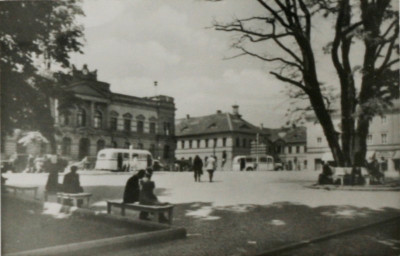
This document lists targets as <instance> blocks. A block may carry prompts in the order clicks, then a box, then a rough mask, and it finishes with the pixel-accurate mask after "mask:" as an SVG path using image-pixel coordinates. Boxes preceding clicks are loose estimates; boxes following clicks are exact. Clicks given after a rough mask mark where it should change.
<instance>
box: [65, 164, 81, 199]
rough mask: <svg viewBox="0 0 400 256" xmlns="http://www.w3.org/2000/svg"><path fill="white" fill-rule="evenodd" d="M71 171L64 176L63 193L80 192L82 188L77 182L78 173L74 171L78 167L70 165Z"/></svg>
mask: <svg viewBox="0 0 400 256" xmlns="http://www.w3.org/2000/svg"><path fill="white" fill-rule="evenodd" d="M70 170H71V171H70V172H69V173H67V174H66V175H65V176H64V181H63V191H64V193H72V194H75V193H81V192H83V188H82V187H81V185H80V182H79V174H77V173H76V171H77V170H78V167H76V166H71V169H70Z"/></svg>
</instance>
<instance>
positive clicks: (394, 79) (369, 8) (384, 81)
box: [214, 0, 399, 166]
mask: <svg viewBox="0 0 400 256" xmlns="http://www.w3.org/2000/svg"><path fill="white" fill-rule="evenodd" d="M257 2H258V3H259V4H260V7H261V8H262V10H264V11H265V15H260V16H254V17H250V18H244V19H235V20H233V21H232V22H229V23H218V22H215V23H214V28H215V29H216V30H218V31H224V32H231V33H237V34H238V35H239V37H237V40H236V41H235V42H234V44H233V47H234V48H236V49H238V50H239V51H240V52H241V53H240V54H238V55H237V56H235V57H238V56H243V55H246V56H251V57H254V58H257V59H259V60H261V61H265V62H273V63H279V64H280V66H279V68H278V69H277V70H276V71H275V70H274V71H271V72H270V74H272V75H273V76H275V78H277V79H278V80H280V81H282V82H284V83H285V84H289V85H290V86H291V89H290V92H289V94H290V95H292V96H293V97H295V98H299V99H301V98H307V99H308V101H309V107H302V108H299V109H300V110H309V109H312V110H313V111H314V113H315V116H316V117H317V119H318V121H319V123H320V124H321V126H322V129H323V131H324V134H325V137H326V139H327V141H328V144H329V147H330V149H331V151H332V154H333V157H334V159H335V161H336V163H337V164H338V165H340V166H349V165H352V164H357V165H362V164H364V159H365V155H366V139H367V135H368V131H369V121H370V120H371V119H372V117H373V116H374V115H376V114H379V113H381V112H379V110H382V109H385V108H387V107H388V106H390V104H391V100H392V99H393V93H392V92H396V91H397V94H398V89H399V84H398V61H399V55H398V54H399V45H398V30H399V20H398V11H397V10H392V8H391V6H390V0H374V1H372V0H360V1H350V0H340V1H339V0H308V1H307V0H274V1H272V0H271V1H266V0H265V1H263V0H258V1H257ZM355 14H358V15H359V16H360V18H359V19H357V20H356V21H353V20H352V18H354V16H355ZM330 15H335V17H336V23H335V27H334V30H333V32H334V35H333V37H334V39H333V42H331V43H330V44H329V45H328V46H325V47H324V50H325V51H327V52H329V53H330V54H331V59H332V62H333V65H334V67H335V69H336V71H337V74H338V78H339V82H340V83H339V86H340V87H339V89H340V90H339V92H340V93H339V97H340V110H341V112H340V115H341V126H342V131H341V135H340V136H341V141H342V144H340V143H339V133H338V131H336V130H335V127H334V124H333V120H332V116H331V112H332V110H331V103H332V100H334V97H332V96H334V95H333V94H332V92H331V91H329V90H328V89H327V86H326V85H324V83H322V82H321V80H320V78H319V74H318V70H317V66H316V51H315V49H314V47H313V44H312V43H313V42H312V38H311V33H312V32H313V28H314V27H316V26H317V25H316V24H315V20H317V19H318V18H320V19H321V18H322V17H321V16H323V17H328V16H330ZM381 30H383V32H381ZM356 41H359V42H362V43H363V44H364V46H365V51H364V55H363V60H362V65H361V66H360V67H352V66H351V50H352V48H351V47H352V45H353V44H354V42H356ZM271 46H273V47H271ZM321 48H322V47H321ZM357 70H358V71H360V72H361V84H360V86H359V88H360V89H359V91H357V85H356V82H355V81H356V79H355V72H356V71H357ZM378 106H379V107H378ZM299 109H298V110H299Z"/></svg>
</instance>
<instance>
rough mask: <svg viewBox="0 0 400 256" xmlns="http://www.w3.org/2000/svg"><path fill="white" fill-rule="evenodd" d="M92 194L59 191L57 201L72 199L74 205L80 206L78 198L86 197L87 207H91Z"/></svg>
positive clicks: (62, 201) (62, 202)
mask: <svg viewBox="0 0 400 256" xmlns="http://www.w3.org/2000/svg"><path fill="white" fill-rule="evenodd" d="M91 196H92V194H90V193H74V194H72V193H57V202H58V203H61V204H64V200H66V199H67V200H72V202H73V205H74V206H76V207H78V200H84V199H86V204H87V207H89V202H90V197H91Z"/></svg>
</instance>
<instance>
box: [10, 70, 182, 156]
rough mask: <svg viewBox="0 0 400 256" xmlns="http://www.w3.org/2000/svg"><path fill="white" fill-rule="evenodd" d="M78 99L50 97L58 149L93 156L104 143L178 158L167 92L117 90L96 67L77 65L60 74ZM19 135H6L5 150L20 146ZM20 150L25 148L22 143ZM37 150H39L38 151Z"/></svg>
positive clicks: (61, 152) (71, 153)
mask: <svg viewBox="0 0 400 256" xmlns="http://www.w3.org/2000/svg"><path fill="white" fill-rule="evenodd" d="M61 79H62V80H63V81H65V86H64V89H65V90H66V91H69V92H72V93H73V94H74V95H75V96H76V98H77V99H78V103H71V102H61V101H58V100H52V115H53V117H54V120H55V128H56V131H57V132H56V144H57V153H58V154H60V155H61V156H63V157H65V158H67V159H70V160H81V159H82V158H84V157H86V156H90V157H94V156H96V155H97V152H98V151H99V150H101V149H103V148H107V147H113V148H129V146H133V148H137V149H146V150H149V151H150V152H151V153H152V154H153V157H154V158H159V159H161V160H163V161H165V162H167V163H172V162H173V161H174V151H175V138H174V136H175V131H174V129H175V104H174V99H173V98H171V97H168V96H154V97H148V98H140V97H134V96H130V95H124V94H118V93H113V92H111V91H110V85H109V84H108V83H105V82H101V81H98V80H97V73H96V71H89V70H88V68H87V66H86V65H84V67H83V69H82V70H77V69H75V68H74V69H73V71H72V74H71V75H70V76H63V77H62V78H61ZM17 139H18V138H12V137H10V139H9V140H7V147H6V152H7V151H8V152H16V151H17V147H18V143H17ZM20 150H21V149H20ZM43 151H44V152H46V149H44V150H43V147H42V150H41V152H40V153H44V152H43ZM38 153H39V152H36V154H38Z"/></svg>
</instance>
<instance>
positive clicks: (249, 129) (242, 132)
mask: <svg viewBox="0 0 400 256" xmlns="http://www.w3.org/2000/svg"><path fill="white" fill-rule="evenodd" d="M259 131H260V130H259V128H258V127H256V126H254V125H252V124H251V123H249V122H247V121H246V120H244V119H243V118H242V116H241V115H240V114H239V106H237V105H234V106H233V112H232V113H222V112H221V111H217V113H215V114H212V115H208V116H201V117H190V116H187V117H186V118H183V119H177V120H176V126H175V134H176V141H177V148H176V151H175V156H176V158H177V159H178V160H188V161H193V159H194V157H195V156H196V155H198V156H199V157H200V158H201V159H202V160H203V161H204V159H205V157H209V156H215V157H216V158H217V165H218V169H222V170H232V168H231V167H232V159H233V158H234V157H235V156H238V155H249V154H250V151H251V143H252V142H253V141H254V140H256V136H257V133H259ZM222 159H225V164H224V166H223V167H222Z"/></svg>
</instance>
